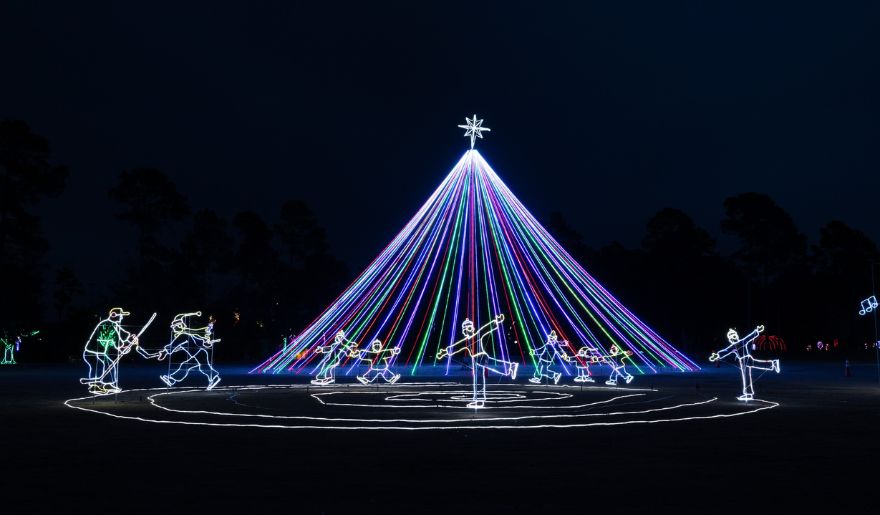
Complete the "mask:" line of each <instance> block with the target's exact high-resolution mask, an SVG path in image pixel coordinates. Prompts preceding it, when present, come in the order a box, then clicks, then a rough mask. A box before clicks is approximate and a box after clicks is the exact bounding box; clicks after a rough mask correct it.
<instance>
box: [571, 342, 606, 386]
mask: <svg viewBox="0 0 880 515" xmlns="http://www.w3.org/2000/svg"><path fill="white" fill-rule="evenodd" d="M601 359H602V358H601V357H600V354H599V349H597V348H595V347H588V346H584V347H581V348H580V349H578V351H577V359H574V360H571V359H569V360H570V361H574V366H575V368H576V369H577V377H575V378H574V382H575V383H595V382H596V380H595V379H593V377H592V375H593V374H591V373H590V365H595V364H596V363H598V362H599V361H601Z"/></svg>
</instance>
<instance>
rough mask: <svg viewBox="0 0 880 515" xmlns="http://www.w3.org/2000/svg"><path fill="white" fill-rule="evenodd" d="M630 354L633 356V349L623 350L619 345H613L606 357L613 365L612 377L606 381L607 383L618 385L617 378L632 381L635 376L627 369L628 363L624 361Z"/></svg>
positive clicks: (609, 363) (627, 381) (627, 382)
mask: <svg viewBox="0 0 880 515" xmlns="http://www.w3.org/2000/svg"><path fill="white" fill-rule="evenodd" d="M630 356H632V352H631V351H628V350H621V349H620V347H618V346H617V345H612V346H611V351H610V352H609V353H608V355H607V356H605V359H604V361H605V362H607V363H608V365H610V366H611V377H609V378H608V380H607V381H605V384H607V385H609V386H617V380H618V379H620V378H623V380H624V381H626V384H629V383H631V382H632V380H633V376H632V374H630V373H629V372H627V371H626V364H625V363H624V362H623V360H624V359H630Z"/></svg>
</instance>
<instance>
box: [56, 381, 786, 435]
mask: <svg viewBox="0 0 880 515" xmlns="http://www.w3.org/2000/svg"><path fill="white" fill-rule="evenodd" d="M263 390H265V391H269V392H271V393H273V394H274V393H278V392H280V391H282V390H285V391H290V392H293V393H294V394H296V395H307V396H309V397H311V398H312V399H313V400H314V405H315V408H314V410H311V411H312V412H314V411H315V410H321V409H323V408H333V409H336V410H346V409H349V410H362V409H370V410H372V411H375V412H380V411H381V412H392V413H394V412H399V413H401V414H402V413H406V416H405V417H397V416H392V417H385V418H379V417H369V418H367V417H348V416H333V417H331V416H316V415H312V414H304V415H274V414H267V413H250V412H244V413H242V412H233V411H216V410H201V409H199V410H194V409H182V408H179V407H170V406H168V405H167V404H168V403H165V402H164V401H166V400H169V399H171V400H172V402H173V400H177V399H175V397H178V396H185V395H197V394H200V393H206V394H208V395H211V398H210V402H216V401H217V400H218V396H217V394H221V395H223V396H224V400H226V401H229V402H232V403H234V404H235V405H237V406H239V407H243V408H246V409H248V408H251V409H262V410H265V409H271V408H266V407H265V406H259V405H254V404H249V403H246V402H239V401H238V400H237V397H238V396H239V395H240V394H241V393H245V394H247V396H249V397H253V395H252V394H253V393H255V392H259V391H263ZM471 392H472V390H471V388H470V385H469V384H464V383H452V382H447V383H438V382H414V383H400V384H394V385H381V386H374V385H369V386H363V385H355V384H343V385H332V386H325V387H315V386H311V385H304V384H292V385H291V384H287V385H245V386H224V387H220V388H214V389H213V390H211V391H210V392H207V391H205V390H204V389H200V388H144V389H132V390H125V391H123V392H120V393H118V394H107V395H98V396H94V395H89V396H85V397H78V398H74V399H68V400H66V401H64V405H65V406H67V407H68V408H72V409H76V410H79V411H84V412H89V413H95V414H100V415H104V416H108V417H113V418H116V419H121V420H132V421H139V422H147V423H152V424H177V425H188V426H205V427H233V428H244V427H252V428H260V429H311V430H391V431H419V430H421V431H424V430H430V431H444V430H470V429H473V430H482V429H498V430H501V429H545V428H546V429H566V428H589V427H612V426H625V425H640V424H644V425H650V424H661V423H672V422H687V421H695V420H713V419H727V418H732V417H739V416H744V415H751V414H757V413H759V412H761V411H765V410H770V409H773V408H776V407H778V406H779V404H778V403H776V402H772V401H766V400H760V399H755V400H753V401H750V402H748V403H743V402H728V403H723V402H721V401H719V399H718V397H714V396H713V397H707V398H705V399H702V400H692V401H691V402H675V395H666V394H664V392H663V391H662V390H659V389H653V388H638V387H633V388H629V387H608V386H599V385H591V386H574V385H522V384H503V385H496V386H494V387H493V389H492V390H490V391H489V392H488V396H487V403H486V407H485V408H482V409H479V410H474V409H472V408H466V407H465V404H466V403H467V402H469V401H470V400H471ZM596 393H606V394H609V395H611V397H609V398H603V399H599V400H592V401H590V402H584V400H585V399H581V397H589V396H595V394H596ZM145 394H146V398H145V399H144V398H143V396H144V395H145ZM344 396H352V397H361V396H362V397H364V398H365V400H364V402H337V401H336V398H339V397H344ZM129 397H131V399H129ZM110 398H113V401H114V402H112V403H108V406H106V407H105V406H96V404H97V403H99V402H101V401H105V400H110ZM425 398H428V399H430V402H424V401H423V399H425ZM120 399H121V402H117V401H119V400H120ZM139 399H143V400H139ZM187 400H189V399H187ZM299 400H300V401H301V400H302V399H299ZM561 401H568V402H574V403H573V404H571V403H564V404H563V403H560V402H561ZM661 401H670V402H672V404H670V405H663V406H655V405H653V404H656V403H657V402H661ZM133 402H140V403H141V404H142V407H143V408H146V409H148V410H150V412H151V413H150V414H137V415H132V414H124V413H119V411H120V410H118V409H114V408H118V407H120V406H125V410H123V411H130V410H131V407H132V404H133ZM413 402H416V403H421V404H413ZM553 403H556V404H553ZM90 404H91V405H90ZM638 404H648V405H649V406H650V407H646V408H644V409H632V408H629V409H627V408H626V406H632V405H638ZM615 406H620V407H621V408H623V409H622V410H621V409H614V407H615ZM604 407H610V408H612V409H613V411H609V412H577V411H578V410H593V409H596V408H604ZM706 408H710V413H707V414H702V413H701V414H693V415H689V416H675V415H676V411H683V410H687V409H700V410H705V409H706ZM429 410H430V412H429ZM436 411H443V412H444V413H446V414H448V415H446V416H444V417H442V418H440V417H436V416H431V415H432V414H434V413H436ZM513 411H518V412H521V413H515V414H514V413H512V412H513ZM572 411H574V412H572ZM713 411H722V412H720V413H719V412H714V413H713ZM153 413H155V414H156V415H157V416H152V415H153ZM419 414H425V416H424V417H418V416H417V415H419ZM159 415H164V416H159ZM452 415H458V416H456V417H452ZM175 416H177V417H192V418H193V419H185V420H177V419H174V418H172V417H175ZM200 417H201V418H202V419H200ZM212 417H213V418H221V419H222V418H224V417H235V418H239V419H241V420H240V421H236V422H221V421H216V420H214V421H212V420H204V418H209V419H210V418H212ZM655 417H656V418H655ZM618 418H624V420H617V419H618ZM612 419H613V420H612Z"/></svg>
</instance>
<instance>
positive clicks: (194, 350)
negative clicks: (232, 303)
mask: <svg viewBox="0 0 880 515" xmlns="http://www.w3.org/2000/svg"><path fill="white" fill-rule="evenodd" d="M191 316H197V317H200V316H202V312H201V311H196V312H194V313H180V314H178V315H176V316H175V317H174V319H172V320H171V343H169V344H168V345H166V346H165V347H164V348H162V350H160V351H159V352H158V353H156V354H150V353H147V352H146V351H142V349H141V348H140V347H138V353H140V354H141V355H142V356H144V357H145V358H152V357H156V358H158V359H159V361H162V360H163V359H165V357H166V356H171V355H173V354H176V353H183V354H185V355H186V359H184V360H183V361H182V362H181V363H180V364H179V365H177V368H176V369H175V370H174V372H170V373H169V374H168V375H162V376H159V379H161V380H162V382H163V383H165V384H166V385H167V386H174V385H175V384H177V383H179V382H181V381H183V380H184V379H186V378H187V376H188V375H189V373H190V371H191V370H193V369H196V368H197V369H198V370H199V372H201V373H202V375H204V376H205V377H206V378H207V379H208V387H207V389H208V390H211V389H212V388H214V387H215V386H217V383H219V382H220V374H219V373H218V372H217V371H216V370H214V367H213V365H212V364H211V362H212V361H213V360H212V359H211V352H210V351H211V349H212V348H213V347H214V344H215V343H217V342H219V341H220V340H219V339H218V340H215V339H214V321H213V320H210V321H209V322H208V325H207V326H206V327H200V328H194V327H189V326H188V325H187V319H188V318H189V317H191ZM168 368H169V370H170V369H171V358H170V357H169V363H168Z"/></svg>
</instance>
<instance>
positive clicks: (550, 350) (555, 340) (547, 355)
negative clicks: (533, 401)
mask: <svg viewBox="0 0 880 515" xmlns="http://www.w3.org/2000/svg"><path fill="white" fill-rule="evenodd" d="M565 343H568V342H565ZM530 352H531V354H532V356H535V357H537V358H538V364H537V365H536V366H535V375H533V376H532V377H530V378H529V382H530V383H535V384H541V378H542V377H546V378H547V379H552V380H553V384H556V383H558V382H559V378H560V377H562V372H557V371H556V370H553V369H552V368H550V367H551V366H552V365H553V361H554V360H555V359H556V358H557V357H559V358H561V359H564V360H565V361H571V358H570V357H569V356H568V354H566V353H565V351H563V350H562V348H561V346H560V342H559V337H558V336H556V331H550V334H548V335H547V341H546V342H545V343H544V345H541V346H540V347H538V348H537V349H533V350H531V351H530Z"/></svg>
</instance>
